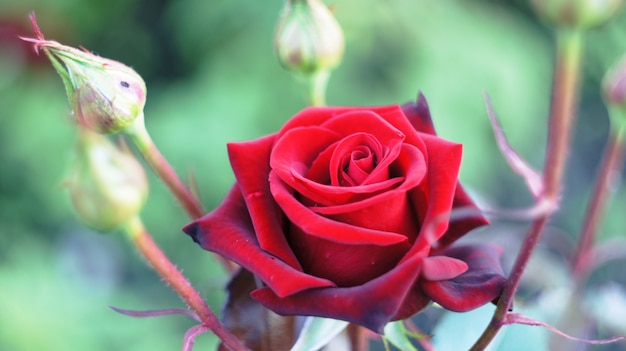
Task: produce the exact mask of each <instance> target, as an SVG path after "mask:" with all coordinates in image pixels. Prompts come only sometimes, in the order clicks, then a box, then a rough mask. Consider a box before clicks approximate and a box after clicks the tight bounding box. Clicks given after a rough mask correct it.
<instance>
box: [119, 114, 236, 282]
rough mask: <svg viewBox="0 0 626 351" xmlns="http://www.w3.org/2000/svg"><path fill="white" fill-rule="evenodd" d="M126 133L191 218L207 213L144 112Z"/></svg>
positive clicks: (231, 266) (222, 260)
mask: <svg viewBox="0 0 626 351" xmlns="http://www.w3.org/2000/svg"><path fill="white" fill-rule="evenodd" d="M124 133H125V134H126V135H127V136H128V137H129V138H130V139H131V140H132V142H133V144H135V146H136V147H137V149H138V150H139V152H140V153H141V154H142V155H143V157H144V159H145V160H146V162H148V164H149V165H150V167H151V168H152V169H153V170H154V172H155V173H156V174H157V175H158V176H159V178H160V179H161V180H162V181H163V182H164V183H165V185H167V187H168V188H169V189H170V191H171V192H172V194H173V195H174V197H176V199H177V200H178V202H179V203H180V204H181V205H182V206H183V208H184V209H185V212H187V215H188V216H189V218H191V219H198V218H200V217H202V216H203V215H204V213H205V211H204V208H203V207H202V204H201V203H200V201H199V200H198V198H197V197H196V196H194V194H193V193H192V192H191V190H189V188H187V187H186V186H185V184H184V183H183V182H182V181H181V180H180V178H179V177H178V175H177V174H176V171H174V169H173V168H172V166H171V165H170V164H169V162H167V160H166V159H165V157H164V156H163V154H161V152H160V151H159V149H158V148H157V146H156V144H155V143H154V141H152V138H151V137H150V134H149V133H148V131H147V130H146V127H145V124H144V116H143V113H142V114H141V115H139V117H137V119H136V120H135V121H134V122H133V124H132V125H131V126H129V127H128V128H126V129H125V130H124ZM215 257H216V258H217V259H218V261H219V262H220V263H221V264H222V266H223V267H224V268H225V269H226V270H228V271H229V272H231V273H232V272H233V271H234V270H235V269H236V267H235V265H234V264H233V263H232V262H231V261H229V260H227V259H226V258H224V257H222V256H219V255H215Z"/></svg>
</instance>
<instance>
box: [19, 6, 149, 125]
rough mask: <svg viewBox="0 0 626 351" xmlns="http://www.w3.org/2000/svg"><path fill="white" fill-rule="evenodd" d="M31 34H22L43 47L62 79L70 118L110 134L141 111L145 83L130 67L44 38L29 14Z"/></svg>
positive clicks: (143, 103) (140, 113) (143, 102)
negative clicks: (70, 112) (31, 26)
mask: <svg viewBox="0 0 626 351" xmlns="http://www.w3.org/2000/svg"><path fill="white" fill-rule="evenodd" d="M30 19H31V23H32V25H33V30H34V32H35V38H22V39H23V40H25V41H29V42H31V43H33V44H34V48H35V51H37V52H39V50H43V51H44V52H45V53H46V55H47V56H48V58H49V59H50V61H51V62H52V65H53V66H54V68H55V69H56V71H57V72H58V73H59V75H60V76H61V78H62V79H63V83H64V85H65V90H66V92H67V96H68V99H69V102H70V105H71V107H72V113H73V116H74V119H75V120H76V122H77V123H78V124H80V125H81V126H83V127H85V128H87V129H90V130H92V131H95V132H98V133H103V134H110V133H117V132H119V131H121V130H123V129H125V128H126V127H128V126H130V125H131V124H132V123H133V122H134V121H135V120H136V119H137V118H138V117H139V116H141V115H142V114H143V107H144V105H145V103H146V84H145V83H144V81H143V79H142V78H141V76H139V74H137V72H135V71H134V70H133V69H132V68H130V67H128V66H126V65H124V64H122V63H120V62H117V61H114V60H109V59H106V58H102V57H100V56H97V55H94V54H92V53H90V52H89V51H86V50H78V49H75V48H72V47H69V46H66V45H62V44H60V43H58V42H56V41H52V40H46V39H45V38H44V36H43V34H42V32H41V30H40V29H39V26H38V25H37V22H36V19H35V15H34V14H31V16H30Z"/></svg>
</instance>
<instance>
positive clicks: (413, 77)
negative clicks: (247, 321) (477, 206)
mask: <svg viewBox="0 0 626 351" xmlns="http://www.w3.org/2000/svg"><path fill="white" fill-rule="evenodd" d="M328 3H329V4H331V5H334V8H335V14H336V16H337V18H338V20H339V22H340V23H341V25H342V26H343V29H344V32H345V37H346V54H345V57H344V60H343V64H342V65H341V66H340V67H339V68H338V69H337V70H336V72H335V73H334V74H333V76H332V78H331V81H330V86H329V89H328V98H327V100H328V103H329V104H333V105H381V104H395V103H404V102H407V101H409V100H411V99H414V98H415V97H416V95H417V92H418V91H422V92H423V93H424V94H425V95H426V97H427V99H428V101H429V104H430V107H431V111H432V114H433V116H434V120H435V124H436V127H437V130H438V131H439V133H440V134H441V135H442V136H443V137H445V138H447V139H450V140H453V141H456V142H461V143H463V144H464V161H463V166H462V174H461V179H462V180H463V181H464V184H465V185H466V186H467V187H469V188H470V189H471V190H472V191H473V192H474V193H475V194H476V196H477V197H478V198H480V199H481V201H482V202H484V203H486V204H489V205H490V206H492V207H499V208H509V207H521V206H527V205H529V204H531V202H532V199H531V197H530V196H529V195H528V192H527V191H526V190H525V188H524V184H523V181H522V180H521V179H520V178H518V177H517V176H515V175H514V174H513V172H511V171H510V170H509V169H508V168H507V166H506V164H505V163H504V161H503V160H502V157H501V156H500V154H499V153H498V151H497V148H496V145H495V143H494V138H493V135H492V131H491V129H490V125H489V122H488V119H487V115H486V112H485V111H486V110H485V105H484V101H483V96H482V93H483V91H486V92H488V93H489V94H490V96H491V98H492V101H493V104H494V107H495V109H496V111H497V112H498V114H499V116H500V118H501V119H502V124H503V126H504V129H505V132H506V133H507V135H508V136H509V138H510V141H511V143H512V144H513V146H514V147H515V148H516V149H517V150H518V151H519V152H520V153H521V154H522V155H523V156H524V157H525V158H526V159H527V160H529V162H530V163H531V164H533V165H534V166H536V167H537V168H540V167H541V165H542V158H543V156H542V155H543V150H544V145H545V134H546V127H545V121H546V116H547V113H548V107H549V99H550V84H551V72H552V61H553V37H552V33H551V31H550V30H549V28H547V27H546V26H545V25H544V24H542V23H541V22H540V21H538V20H537V19H536V18H535V16H534V15H533V13H532V11H531V10H530V8H529V6H528V4H527V2H526V1H525V0H516V1H512V0H491V1H487V0H468V1H452V0H443V1H432V0H430V1H429V0H385V1H381V0H359V1H348V0H333V1H329V2H328ZM281 7H282V1H279V0H271V1H258V0H213V1H203V0H178V1H174V0H172V1H167V0H155V1H147V0H107V1H104V0H97V1H96V0H92V1H80V0H55V1H44V0H0V350H3V351H4V350H7V351H8V350H12V351H22V350H42V351H47V350H93V351H97V350H151V351H158V350H176V349H180V345H181V339H182V335H183V334H184V332H185V331H186V329H188V328H189V327H191V326H192V325H193V321H190V320H187V319H186V318H184V317H181V316H170V317H162V318H155V319H133V318H130V317H125V316H122V315H119V314H116V313H114V312H112V311H111V310H109V309H108V308H107V306H116V307H120V308H127V309H137V310H147V309H157V308H168V307H182V306H183V305H182V302H181V301H180V300H179V299H178V297H177V296H176V295H175V294H174V293H173V292H171V291H170V290H169V289H168V288H167V287H166V286H165V285H164V284H163V283H162V282H161V281H160V280H159V278H158V277H157V275H156V274H154V273H153V272H152V271H151V270H150V269H149V268H148V267H147V265H146V264H145V263H144V262H143V261H142V259H140V258H139V257H138V255H137V254H136V253H135V252H134V249H133V248H132V247H131V245H130V244H129V243H128V242H127V241H126V240H125V239H124V238H123V237H122V236H121V235H116V234H107V235H103V234H99V233H95V232H93V231H90V230H88V229H86V228H85V227H84V226H83V225H81V224H80V223H79V222H78V220H77V219H76V217H75V215H74V213H73V211H72V209H71V206H70V203H69V201H68V194H67V192H66V190H65V189H64V188H63V181H64V177H66V176H67V174H68V169H69V166H70V165H71V162H72V157H73V152H72V148H73V145H74V142H75V140H74V139H75V135H76V131H75V129H74V127H73V126H72V123H71V122H70V119H69V111H70V109H69V106H68V103H67V99H66V96H65V92H64V89H63V85H62V82H61V80H60V79H59V77H58V76H57V75H56V73H55V72H54V70H53V69H52V67H51V65H50V64H49V62H47V60H46V58H45V57H41V56H36V55H35V54H34V52H33V50H32V49H31V48H30V47H29V46H28V45H26V44H25V43H23V42H20V41H19V40H18V39H17V36H18V35H26V36H32V31H31V29H30V27H29V22H28V14H29V13H30V12H31V11H35V12H36V14H37V18H38V20H39V24H40V26H41V28H42V30H43V32H44V34H45V35H46V37H47V38H49V39H54V40H57V41H60V42H62V43H64V44H68V45H72V46H79V45H82V46H83V47H85V48H88V49H89V50H92V51H94V52H96V53H97V54H99V55H101V56H104V57H108V58H113V59H116V60H119V61H121V62H124V63H126V64H128V65H130V66H132V67H133V68H135V70H137V71H138V72H139V73H140V74H141V75H142V76H143V77H144V79H145V80H146V82H147V86H148V101H147V104H146V108H145V115H146V124H147V128H148V130H149V131H150V133H151V134H152V136H153V138H154V140H155V141H156V143H157V144H158V145H159V147H160V148H161V151H162V152H163V153H164V154H165V155H166V157H167V158H168V159H169V160H170V162H171V163H172V164H173V166H174V167H175V168H176V169H177V170H178V171H179V173H180V174H181V175H183V176H184V175H185V174H188V173H193V174H195V175H196V178H197V180H198V184H199V188H200V191H201V194H202V200H203V202H204V204H205V206H206V207H207V208H209V209H210V208H213V207H215V206H216V205H217V204H218V203H219V201H220V200H221V198H222V197H223V195H224V194H225V193H226V191H227V189H228V188H229V187H230V186H231V184H232V182H233V179H234V178H233V175H232V172H231V170H230V167H229V163H228V159H227V155H226V148H225V144H226V143H227V142H229V141H238V140H246V139H252V138H256V137H259V136H262V135H265V134H268V133H271V132H274V131H276V130H277V129H278V128H280V126H281V125H282V124H283V123H284V122H285V121H286V120H287V119H288V118H289V117H290V116H292V115H293V114H294V113H296V112H297V111H298V110H300V109H301V108H302V107H304V105H305V95H304V90H303V89H302V86H301V85H300V84H299V83H298V82H297V81H296V80H294V79H293V77H292V76H291V75H290V74H289V73H288V72H286V71H284V70H282V69H281V67H280V66H279V64H278V63H277V60H276V58H275V54H274V52H273V46H272V39H273V34H274V29H275V25H276V21H277V18H278V16H279V12H280V9H281ZM588 37H589V41H588V45H587V46H586V50H585V51H586V52H585V54H586V61H585V65H584V69H585V71H584V88H583V94H582V98H581V101H582V104H581V108H580V111H579V112H580V113H579V119H578V129H577V133H576V136H575V146H574V150H573V151H572V153H571V162H570V167H569V170H568V172H567V182H566V186H565V188H564V190H565V192H564V196H563V205H562V211H561V212H560V213H559V214H558V215H557V216H556V217H555V220H554V221H553V222H552V226H551V228H550V230H549V232H550V233H549V234H550V235H547V238H548V239H551V240H552V244H550V241H549V240H548V241H546V242H545V243H544V244H542V247H544V248H546V249H545V250H543V252H544V253H541V252H540V253H539V254H538V258H537V259H536V261H535V262H538V263H536V264H535V266H536V267H539V269H537V270H533V269H532V267H531V270H530V271H529V274H528V276H527V279H526V280H525V285H524V288H525V289H524V290H522V296H523V297H524V299H523V300H521V302H519V304H518V306H519V308H521V309H522V310H523V309H524V308H526V309H527V311H528V313H529V314H531V315H534V316H536V317H537V318H543V320H547V321H549V322H552V323H555V324H559V323H560V322H559V315H561V316H562V313H561V312H559V311H560V309H559V308H561V307H563V306H562V305H563V298H562V296H565V295H563V294H566V293H564V292H563V291H564V290H562V289H563V288H564V287H565V288H566V287H567V274H566V271H565V259H564V258H563V256H562V255H561V254H560V252H565V253H567V252H568V250H570V249H571V246H572V242H573V241H572V240H573V238H574V237H575V235H576V233H577V228H578V226H579V224H580V219H581V217H582V213H583V211H584V205H585V202H586V198H587V196H588V193H589V190H590V183H591V182H592V180H593V177H594V173H595V169H596V167H597V164H598V161H599V155H600V153H601V151H602V148H603V146H604V140H605V138H606V133H607V129H608V121H607V115H606V110H605V108H604V106H603V104H602V100H601V98H600V95H599V82H600V80H601V78H602V75H603V74H604V72H605V70H606V68H607V67H608V66H609V65H610V64H611V63H612V62H614V61H615V60H616V59H617V58H618V57H619V56H620V55H621V54H622V53H624V52H626V15H625V14H623V13H622V14H621V15H620V16H619V18H617V19H616V20H614V21H613V22H612V23H611V24H609V25H607V26H604V27H602V28H600V29H597V30H594V31H592V32H590V33H589V36H588ZM625 212H626V191H624V190H616V192H615V197H614V200H613V201H612V203H611V209H610V211H609V215H608V217H607V220H606V222H605V224H604V225H603V228H602V230H601V237H602V240H606V239H608V238H614V237H619V236H624V235H626V223H625V221H624V215H623V214H624V213H625ZM143 218H144V220H145V222H146V223H147V227H148V228H149V230H150V231H151V232H152V233H153V235H154V236H155V238H156V240H157V242H158V243H159V244H161V246H162V247H163V248H164V250H165V251H166V253H167V254H168V255H169V256H170V257H171V259H172V260H173V261H174V262H175V263H176V264H177V265H178V266H179V267H180V268H181V269H183V270H184V272H185V274H186V275H187V276H188V277H189V278H190V280H191V281H192V282H193V283H194V284H195V285H196V286H197V287H198V288H199V289H200V291H201V292H202V294H203V295H204V296H205V297H206V298H207V299H208V301H209V303H210V304H211V306H212V307H214V309H215V310H219V309H220V306H221V304H222V302H223V301H224V298H225V296H224V293H223V287H224V285H225V284H226V282H227V277H226V276H225V275H224V273H223V271H222V270H221V268H220V267H219V266H217V265H216V264H215V263H214V261H213V260H212V258H211V256H210V255H208V254H207V253H205V252H204V251H202V250H200V249H199V248H198V247H197V246H196V245H195V244H194V243H193V242H192V241H191V240H190V239H189V238H188V237H186V236H185V235H184V234H183V233H182V232H181V230H180V228H181V227H182V226H183V225H184V224H186V222H187V218H186V216H185V215H184V213H183V211H182V210H181V209H180V207H179V206H178V205H177V204H176V202H175V201H174V200H173V199H172V197H171V196H170V195H169V194H168V193H167V191H166V190H165V187H164V186H163V185H162V184H160V183H159V182H158V181H157V180H156V179H155V177H154V176H152V177H151V192H150V197H149V201H148V204H147V206H146V208H145V210H144V211H143ZM523 234H524V223H501V222H496V225H494V227H493V228H492V229H490V230H487V231H486V232H485V233H482V234H479V235H485V236H487V237H489V238H491V239H493V240H495V241H498V242H501V243H502V244H503V246H505V248H506V249H507V250H505V255H504V256H505V257H504V260H505V264H509V263H510V261H511V259H512V258H513V257H514V255H515V251H514V249H515V247H516V243H518V241H519V238H520V237H522V236H523ZM491 239H490V240H491ZM555 241H556V242H557V244H554V242H555ZM557 248H561V249H562V250H561V251H559V250H557ZM555 252H556V254H554V253H555ZM621 262H622V263H623V262H624V261H621ZM624 274H625V273H624V270H623V269H619V264H617V265H615V267H612V266H609V267H604V268H603V269H602V270H601V271H600V272H599V273H597V274H595V275H594V276H593V277H592V282H595V285H593V286H592V287H594V288H593V289H600V290H591V291H594V296H595V298H594V299H592V300H591V302H589V303H585V306H587V305H588V306H590V307H589V311H591V312H589V313H591V314H594V315H598V316H600V317H598V318H600V320H599V321H598V323H596V325H599V326H600V327H599V328H598V329H599V334H598V335H604V336H608V335H614V334H622V335H626V326H625V325H624V324H625V323H624V320H626V318H621V319H620V318H619V316H620V315H621V316H622V317H623V316H626V312H625V311H626V302H625V301H626V299H625V298H624V293H623V291H624V288H623V285H620V284H619V283H620V282H621V283H623V281H624V280H625V277H624ZM590 289H592V288H590ZM602 289H604V290H602ZM546 291H547V292H546ZM559 294H561V295H559ZM546 296H547V297H546ZM565 300H566V299H565ZM489 308H490V307H487V308H486V310H484V309H483V310H480V311H478V312H476V313H475V314H461V315H455V316H449V315H444V316H443V320H442V323H444V324H443V326H445V328H444V327H441V328H440V329H437V330H436V332H437V333H436V334H437V336H436V337H435V343H436V344H437V345H438V346H440V349H441V350H444V351H445V350H454V349H456V350H460V349H462V348H463V347H467V345H469V344H468V343H471V342H473V341H474V340H475V339H476V334H475V333H476V332H480V331H481V330H482V328H483V327H484V326H485V322H484V321H485V320H486V319H485V318H488V316H489V313H490V310H489ZM620 309H621V310H620ZM620 311H622V312H620ZM622 313H623V314H622ZM435 314H436V313H435ZM603 316H604V317H603ZM435 317H436V318H440V317H441V313H439V314H436V316H435ZM616 317H617V318H616ZM602 318H604V319H602ZM574 319H576V318H574ZM561 320H562V319H561ZM446 323H447V324H446ZM426 328H428V326H426ZM446 330H447V331H448V332H447V333H448V334H446ZM450 332H452V334H450ZM472 333H474V334H472ZM502 334H503V335H502V337H501V338H500V342H501V343H502V344H503V345H505V344H506V345H507V347H504V346H503V347H501V348H499V349H502V350H505V349H506V350H513V349H515V348H516V347H522V348H520V350H522V349H524V350H528V349H533V350H542V349H547V346H546V345H547V344H548V341H547V340H548V335H547V333H545V332H543V331H541V329H538V328H530V327H513V328H509V329H508V330H507V331H506V332H505V333H502ZM455 340H456V341H455ZM458 340H460V341H458ZM463 340H466V341H465V342H466V343H465V344H454V342H463ZM516 340H517V341H516ZM519 340H523V342H519ZM532 342H534V343H535V344H536V345H533V344H529V343H532ZM451 343H452V344H451ZM215 344H216V340H215V339H214V338H213V337H212V336H210V335H208V334H207V335H204V336H201V337H199V338H198V342H197V350H211V349H213V348H214V347H215V346H214V345H215ZM459 345H465V346H459ZM529 345H533V346H529ZM569 346H571V344H569ZM569 346H568V347H569ZM494 349H495V348H494ZM593 349H598V350H620V349H626V344H615V345H612V346H603V347H597V348H593Z"/></svg>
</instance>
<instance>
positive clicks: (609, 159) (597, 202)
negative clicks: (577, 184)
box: [571, 122, 626, 279]
mask: <svg viewBox="0 0 626 351" xmlns="http://www.w3.org/2000/svg"><path fill="white" fill-rule="evenodd" d="M625 135H626V124H625V123H613V122H612V123H611V128H610V130H609V137H608V141H607V144H606V147H605V148H604V153H603V155H602V163H601V164H600V169H599V171H598V175H597V178H596V183H595V185H594V188H593V192H592V194H591V198H590V200H589V203H588V204H587V211H586V212H585V217H584V219H583V224H582V227H581V231H580V235H579V237H578V240H579V241H578V246H577V248H576V251H575V254H574V256H573V257H572V262H571V264H572V271H573V273H574V277H576V278H577V279H579V278H581V275H584V274H585V272H586V271H587V268H588V266H589V262H590V261H591V260H593V257H591V256H592V252H593V251H594V250H592V249H593V243H594V240H595V235H596V231H597V229H598V225H599V224H600V221H601V220H602V215H603V212H604V208H605V205H606V202H607V200H608V197H609V195H610V190H611V186H612V180H613V178H614V176H615V174H616V173H618V172H619V171H620V170H621V169H622V167H623V166H624V156H625V152H626V150H625V146H626V145H625V140H624V137H625Z"/></svg>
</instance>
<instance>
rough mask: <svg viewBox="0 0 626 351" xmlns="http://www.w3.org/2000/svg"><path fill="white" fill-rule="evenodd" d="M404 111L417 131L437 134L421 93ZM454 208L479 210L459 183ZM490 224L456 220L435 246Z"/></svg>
mask: <svg viewBox="0 0 626 351" xmlns="http://www.w3.org/2000/svg"><path fill="white" fill-rule="evenodd" d="M402 111H403V112H404V114H405V115H406V117H407V118H408V120H409V121H410V123H411V125H412V126H413V128H415V130H416V131H418V132H422V133H428V134H431V135H436V134H437V132H436V131H435V127H434V125H433V121H432V118H431V115H430V109H429V107H428V102H427V101H426V98H425V97H424V94H422V93H421V92H420V93H419V94H418V96H417V101H416V102H415V101H412V102H409V103H406V104H404V105H402ZM452 207H453V208H461V207H468V208H475V209H477V210H478V208H477V207H476V205H475V204H474V202H473V201H472V200H471V198H470V197H469V196H468V195H467V193H466V192H465V190H464V189H463V186H461V183H457V186H456V192H455V194H454V202H453V204H452ZM488 223H489V222H488V221H487V220H486V219H485V218H484V217H483V216H474V217H469V218H464V219H461V220H455V221H453V222H451V223H450V225H449V228H448V230H447V231H446V233H445V234H444V235H443V236H442V237H441V238H440V239H439V241H438V242H437V243H435V244H434V245H435V246H436V247H438V248H445V247H447V246H449V245H450V244H452V243H453V242H454V241H456V240H457V239H458V238H460V237H461V236H463V235H465V234H466V233H467V232H469V231H471V230H472V229H474V228H477V227H480V226H483V225H485V224H488Z"/></svg>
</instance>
